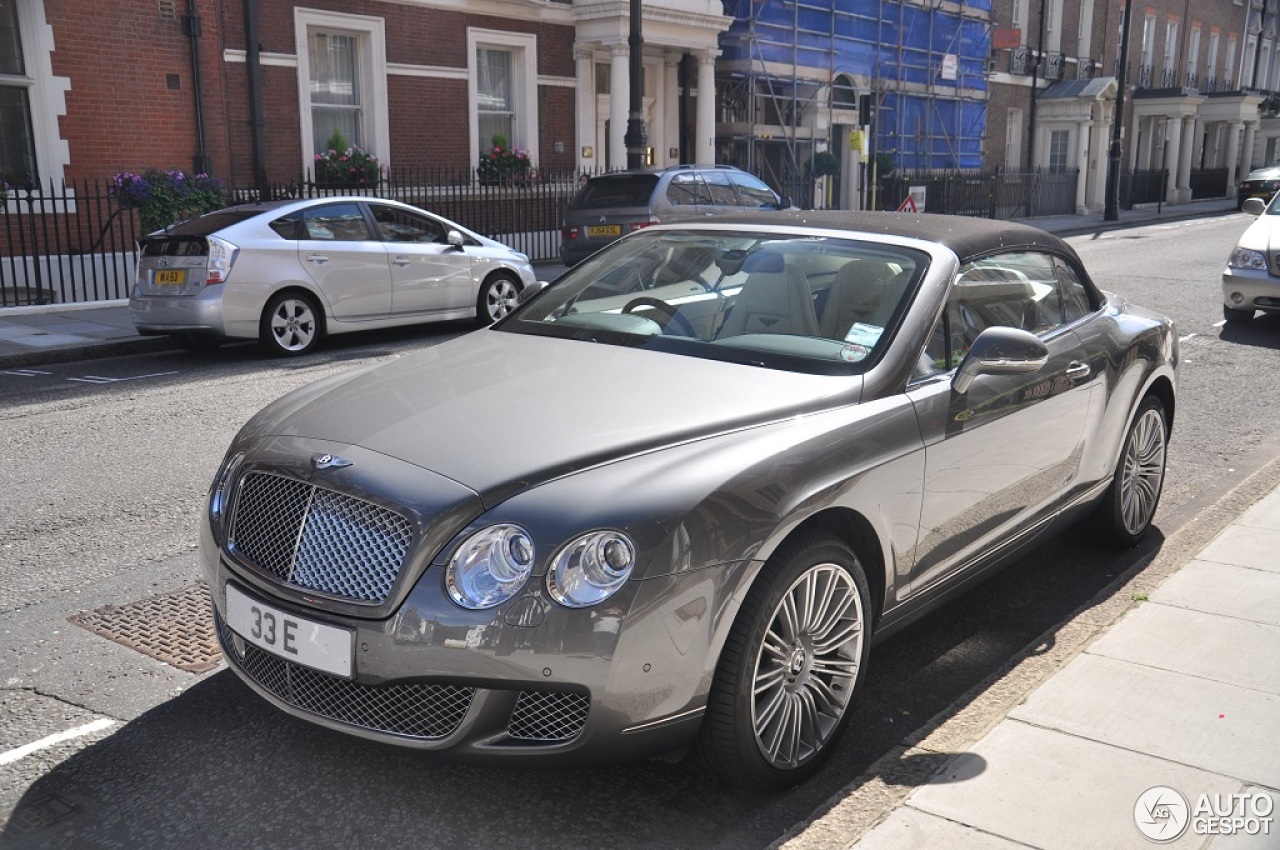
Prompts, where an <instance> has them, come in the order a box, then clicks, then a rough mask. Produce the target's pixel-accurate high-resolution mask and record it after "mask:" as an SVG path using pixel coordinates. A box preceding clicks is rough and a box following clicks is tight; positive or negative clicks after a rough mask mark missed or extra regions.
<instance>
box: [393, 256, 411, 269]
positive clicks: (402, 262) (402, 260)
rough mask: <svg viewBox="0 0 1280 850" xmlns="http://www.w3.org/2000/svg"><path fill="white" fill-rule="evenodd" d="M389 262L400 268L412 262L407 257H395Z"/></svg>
mask: <svg viewBox="0 0 1280 850" xmlns="http://www.w3.org/2000/svg"><path fill="white" fill-rule="evenodd" d="M391 262H393V263H395V264H396V265H397V266H400V267H401V268H404V267H405V266H407V265H409V263H411V262H413V261H412V260H410V259H409V258H408V257H396V258H395V259H394V260H392V261H391Z"/></svg>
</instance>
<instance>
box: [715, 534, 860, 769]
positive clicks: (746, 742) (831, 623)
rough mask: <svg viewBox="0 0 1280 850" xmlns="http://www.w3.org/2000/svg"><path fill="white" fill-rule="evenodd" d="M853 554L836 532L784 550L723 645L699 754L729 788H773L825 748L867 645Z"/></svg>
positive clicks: (814, 763) (814, 764)
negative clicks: (732, 786)
mask: <svg viewBox="0 0 1280 850" xmlns="http://www.w3.org/2000/svg"><path fill="white" fill-rule="evenodd" d="M870 611H871V604H870V593H869V592H868V589H867V580H866V577H865V576H864V575H863V572H862V567H861V565H860V564H859V563H858V559H857V556H855V555H854V553H853V552H852V551H851V550H850V549H849V547H848V546H847V545H846V544H845V543H844V542H842V541H841V540H839V539H838V538H836V537H832V536H829V535H813V536H810V537H805V538H801V539H799V540H797V541H794V542H791V543H788V544H785V545H784V546H783V547H780V548H779V550H778V551H777V552H776V553H775V554H774V556H773V557H772V558H770V559H769V562H768V563H767V564H765V566H764V569H763V570H762V572H761V574H760V577H759V578H758V579H757V580H756V583H755V584H754V585H753V586H752V588H751V592H750V593H749V594H748V596H747V599H746V601H745V602H743V605H742V610H741V611H740V612H739V614H738V619H737V620H736V621H735V622H734V625H733V629H732V631H731V632H730V634H729V637H728V639H727V640H726V642H725V647H724V650H723V651H722V653H721V656H720V664H719V666H718V667H717V669H716V676H715V680H714V681H713V683H712V686H711V693H710V694H709V696H708V701H707V714H706V717H705V718H704V720H703V724H702V730H701V732H700V737H699V741H698V745H697V751H696V753H695V758H696V759H697V760H698V761H699V762H700V763H701V764H702V765H703V766H704V767H705V768H707V769H708V770H710V771H711V772H713V773H714V774H716V775H717V776H719V777H720V778H721V779H722V780H724V781H725V782H727V783H729V784H731V785H738V786H742V787H747V788H756V789H761V790H778V789H782V788H788V787H790V786H792V785H796V784H798V783H800V782H803V781H804V780H805V779H807V778H808V777H809V776H811V775H812V774H813V773H815V772H816V771H817V770H818V768H819V767H821V765H822V763H823V762H824V761H826V759H827V758H828V757H829V756H830V755H831V752H832V750H833V749H834V748H835V745H836V742H837V740H838V739H839V737H840V733H841V732H843V731H844V727H845V726H846V725H847V724H848V722H849V708H850V705H851V704H852V702H853V695H854V692H855V691H856V690H857V687H858V684H859V682H860V681H861V680H862V678H863V676H862V673H863V670H864V669H865V668H866V662H867V656H868V653H869V651H870V646H871V644H870V638H871V635H870V629H869V627H868V618H869V616H870Z"/></svg>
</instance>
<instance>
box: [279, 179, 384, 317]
mask: <svg viewBox="0 0 1280 850" xmlns="http://www.w3.org/2000/svg"><path fill="white" fill-rule="evenodd" d="M301 219H302V227H301V229H300V232H299V233H298V238H299V241H298V260H299V261H300V262H301V264H302V267H303V268H304V269H305V270H306V272H307V274H308V275H310V276H311V279H312V280H313V281H314V282H315V285H316V287H317V288H318V289H319V290H320V291H321V292H322V293H324V297H325V300H326V301H327V302H328V309H329V313H330V315H332V316H333V318H335V319H340V320H342V321H351V322H358V321H369V320H373V319H383V318H386V317H387V315H388V314H389V313H390V312H391V272H390V270H389V269H388V267H387V251H386V249H385V248H384V247H383V246H382V242H381V241H380V240H378V239H376V238H375V237H374V235H373V232H372V231H371V230H370V229H369V223H368V222H367V221H366V220H365V217H364V210H363V209H361V206H360V204H359V203H355V202H351V201H343V202H338V203H332V204H322V205H320V206H315V207H308V208H307V209H305V210H303V211H302V214H301Z"/></svg>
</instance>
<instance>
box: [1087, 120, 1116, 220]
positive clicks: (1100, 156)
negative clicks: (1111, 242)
mask: <svg viewBox="0 0 1280 850" xmlns="http://www.w3.org/2000/svg"><path fill="white" fill-rule="evenodd" d="M1110 158H1111V125H1110V124H1109V123H1103V124H1098V125H1097V126H1095V127H1094V128H1093V180H1092V181H1091V185H1092V187H1093V191H1091V192H1090V193H1089V200H1088V204H1089V208H1090V209H1093V210H1099V209H1102V208H1103V207H1104V206H1105V205H1106V203H1107V165H1108V163H1109V161H1110Z"/></svg>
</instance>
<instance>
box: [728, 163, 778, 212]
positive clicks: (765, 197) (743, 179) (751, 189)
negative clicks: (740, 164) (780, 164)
mask: <svg viewBox="0 0 1280 850" xmlns="http://www.w3.org/2000/svg"><path fill="white" fill-rule="evenodd" d="M727 173H728V175H729V179H730V180H732V181H733V185H734V186H736V187H737V188H738V197H740V198H741V199H742V200H741V201H740V203H741V204H742V206H744V207H752V208H755V209H762V210H776V209H778V196H777V195H776V194H775V193H774V191H773V190H772V189H770V188H769V186H768V185H767V184H766V183H765V182H764V181H763V180H761V179H759V178H758V177H753V176H752V175H750V174H747V173H745V172H741V173H739V172H732V171H730V172H727Z"/></svg>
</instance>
